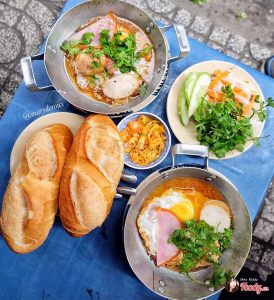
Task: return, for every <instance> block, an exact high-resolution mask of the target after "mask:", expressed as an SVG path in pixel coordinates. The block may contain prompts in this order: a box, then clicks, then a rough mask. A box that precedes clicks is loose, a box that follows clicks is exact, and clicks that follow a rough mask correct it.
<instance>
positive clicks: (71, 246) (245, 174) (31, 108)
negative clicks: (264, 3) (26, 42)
mask: <svg viewBox="0 0 274 300" xmlns="http://www.w3.org/2000/svg"><path fill="white" fill-rule="evenodd" d="M80 2H81V1H79V0H78V1H77V0H69V1H68V2H67V3H66V4H65V7H64V9H63V12H64V11H66V10H67V9H69V8H70V7H72V6H73V5H75V4H78V3H80ZM189 42H190V46H191V53H190V55H189V56H188V57H187V58H185V59H182V60H181V61H178V62H176V63H173V64H172V65H171V68H170V70H169V75H168V79H167V81H166V83H165V85H164V87H163V90H162V92H161V94H160V95H159V97H158V99H157V100H155V101H154V102H153V103H152V104H151V105H149V106H148V107H147V108H146V109H145V110H146V111H150V112H153V113H156V114H157V115H159V116H161V117H162V118H163V119H164V120H165V121H167V119H166V111H165V106H166V97H167V92H168V90H169V88H170V86H171V84H172V82H173V81H174V78H175V77H176V76H177V74H179V73H180V72H182V71H183V70H184V69H186V68H187V67H189V66H191V65H193V64H195V63H198V62H201V61H204V60H225V61H229V62H232V63H235V64H237V65H239V66H241V67H242V68H244V69H245V70H246V71H247V72H249V73H250V74H251V75H252V76H253V77H254V78H255V79H256V80H257V82H258V83H259V85H260V86H261V88H262V91H263V93H264V96H265V97H269V96H271V95H273V94H274V91H273V87H274V81H273V79H271V78H270V77H267V76H265V75H263V74H261V73H260V72H258V71H256V70H253V69H251V68H249V67H248V66H245V65H242V64H241V63H239V62H238V61H236V60H234V59H232V58H230V57H227V56H225V55H224V54H221V53H219V52H217V51H215V50H213V49H211V48H208V47H207V46H205V45H204V44H201V43H199V42H197V41H195V40H193V39H190V41H189ZM35 71H36V74H37V79H38V82H39V83H42V84H43V83H46V82H47V81H48V79H47V78H46V75H45V71H44V69H43V65H42V64H41V63H37V64H36V65H35ZM57 111H58V112H60V111H70V112H76V113H79V112H78V111H76V110H75V109H74V108H73V107H72V106H70V105H69V104H68V103H67V102H66V101H65V100H64V99H62V97H61V96H59V95H58V93H57V92H55V91H51V92H43V93H31V92H29V91H28V90H27V89H26V87H25V85H24V83H22V84H21V85H20V87H19V89H18V91H17V93H16V95H15V96H14V99H13V100H12V102H11V104H10V106H9V107H8V109H7V111H6V113H5V114H4V116H3V118H2V120H1V121H0V141H1V144H0V145H1V146H0V169H1V174H2V175H1V178H0V199H2V196H3V194H4V191H5V188H6V185H7V183H8V180H9V178H10V173H9V161H10V152H11V149H12V146H13V144H14V142H15V141H16V139H17V137H18V135H19V134H20V133H21V132H22V130H23V129H24V128H25V127H26V126H27V125H28V124H30V123H31V122H32V121H33V120H34V119H36V118H38V117H40V116H42V115H45V114H47V113H51V112H57ZM273 118H274V112H269V116H268V120H267V122H266V125H265V128H264V131H263V135H268V134H272V136H271V137H269V138H267V139H264V140H263V141H262V146H261V147H260V148H256V147H252V148H251V149H250V150H248V151H247V152H245V153H244V154H242V155H240V156H238V157H236V158H233V159H228V160H225V161H210V162H209V164H210V167H212V168H215V169H216V170H218V171H219V172H221V173H223V174H224V175H225V176H227V177H228V178H229V179H230V180H231V181H232V182H233V183H234V184H235V186H236V187H237V188H238V189H239V191H240V193H241V194H242V195H243V197H244V199H245V201H246V203H247V206H248V208H249V210H250V214H251V217H252V219H254V218H255V216H256V214H257V212H258V210H259V209H260V206H261V204H262V202H263V199H264V196H265V193H266V191H267V187H268V185H269V183H270V181H271V179H272V175H273V170H274V158H273V148H274V147H273V146H274V141H273V133H274V122H273ZM172 142H173V144H174V143H176V142H177V141H176V139H175V137H174V136H172ZM169 163H170V155H169V156H168V157H167V158H166V160H165V161H164V162H163V163H162V164H161V165H160V167H163V166H166V165H168V164H169ZM153 171H154V170H150V171H146V172H144V171H133V170H129V169H127V172H129V173H134V174H136V175H137V176H138V181H139V182H140V181H141V180H143V179H144V178H145V177H146V176H147V175H148V174H150V173H151V172H153ZM126 201H127V199H126V198H122V199H120V200H115V201H114V204H113V207H112V210H111V213H110V215H109V217H108V218H107V220H106V222H105V224H104V225H103V227H102V228H98V229H96V230H94V231H93V232H92V233H90V234H88V235H87V236H85V237H83V238H81V239H74V238H72V237H70V236H69V235H68V234H66V232H65V231H64V230H63V228H62V226H61V224H60V221H59V220H57V221H56V222H55V224H54V226H53V228H52V230H51V232H50V234H49V237H48V239H47V241H46V242H45V243H44V244H43V245H42V246H41V247H40V248H39V249H37V250H36V251H34V252H33V253H31V254H28V255H18V254H15V253H13V252H12V251H10V250H9V248H8V247H7V246H6V244H5V242H4V241H3V239H2V238H1V239H0V282H1V285H0V299H58V300H60V299H159V298H160V297H159V296H157V295H155V294H153V293H152V292H151V291H150V290H148V289H147V288H145V287H144V286H143V285H142V284H141V282H140V281H139V280H138V279H137V278H136V277H135V275H134V274H133V272H132V271H131V269H130V267H129V265H128V263H127V260H126V257H125V254H124V249H123V241H122V232H121V228H122V216H123V212H124V208H125V205H126Z"/></svg>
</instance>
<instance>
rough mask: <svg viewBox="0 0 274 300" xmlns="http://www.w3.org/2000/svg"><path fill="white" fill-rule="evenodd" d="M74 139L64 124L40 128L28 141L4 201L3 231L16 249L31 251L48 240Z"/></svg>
mask: <svg viewBox="0 0 274 300" xmlns="http://www.w3.org/2000/svg"><path fill="white" fill-rule="evenodd" d="M72 140H73V135H72V133H71V131H70V129H69V128H68V127H67V126H65V125H63V124H53V125H51V126H49V127H47V128H44V129H42V130H39V131H37V132H36V133H34V134H33V135H32V136H31V138H30V139H29V140H28V142H27V144H26V146H25V149H24V152H23V155H22V158H21V161H20V162H19V164H18V166H17V167H16V169H15V171H14V173H13V175H12V176H11V179H10V181H9V184H8V186H7V189H6V192H5V195H4V199H3V203H2V211H1V231H2V234H3V237H4V239H5V241H6V242H7V244H8V246H9V247H10V248H11V249H12V250H13V251H15V252H17V253H22V254H23V253H29V252H31V251H33V250H35V249H36V248H38V247H39V246H40V245H41V244H42V243H43V242H44V241H45V240H46V238H47V236H48V233H49V231H50V229H51V227H52V224H53V222H54V219H55V215H56V212H57V209H58V196H59V188H60V180H61V174H62V169H63V165H64V163H65V159H66V156H67V153H68V151H69V149H70V146H71V144H72Z"/></svg>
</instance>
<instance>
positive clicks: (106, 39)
mask: <svg viewBox="0 0 274 300" xmlns="http://www.w3.org/2000/svg"><path fill="white" fill-rule="evenodd" d="M121 36H122V32H121V31H118V32H117V33H115V34H114V36H113V39H112V40H111V39H110V36H109V30H106V29H104V30H102V31H101V34H100V43H101V45H102V47H103V51H104V53H105V54H106V55H108V56H109V57H110V58H111V59H112V60H113V61H114V63H115V67H117V68H119V70H120V71H121V72H122V73H128V72H130V71H135V69H136V68H135V65H134V63H135V62H136V60H137V58H136V55H135V50H136V42H135V35H134V34H129V35H128V36H127V37H126V38H123V39H122V38H121Z"/></svg>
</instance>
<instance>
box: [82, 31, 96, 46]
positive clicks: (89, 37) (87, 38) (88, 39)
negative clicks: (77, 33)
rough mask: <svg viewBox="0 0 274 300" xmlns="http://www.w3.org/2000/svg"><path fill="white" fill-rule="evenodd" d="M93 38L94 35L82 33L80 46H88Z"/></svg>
mask: <svg viewBox="0 0 274 300" xmlns="http://www.w3.org/2000/svg"><path fill="white" fill-rule="evenodd" d="M93 38H94V33H92V32H87V33H84V34H83V36H82V39H81V44H83V45H88V44H90V43H91V42H92V40H93Z"/></svg>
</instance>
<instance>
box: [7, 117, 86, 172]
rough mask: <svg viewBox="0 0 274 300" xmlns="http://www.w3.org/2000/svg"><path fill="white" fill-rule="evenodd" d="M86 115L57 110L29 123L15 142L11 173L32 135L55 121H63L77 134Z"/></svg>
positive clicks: (12, 152)
mask: <svg viewBox="0 0 274 300" xmlns="http://www.w3.org/2000/svg"><path fill="white" fill-rule="evenodd" d="M84 119H85V118H84V117H82V116H80V115H77V114H73V113H67V112H57V113H52V114H48V115H45V116H43V117H40V118H38V119H36V120H35V121H33V122H32V123H30V124H29V126H28V127H26V128H25V129H24V130H23V131H22V132H21V134H20V135H19V137H18V138H17V140H16V142H15V144H14V145H13V148H12V151H11V155H10V173H11V175H12V173H13V170H14V168H15V166H16V165H17V164H18V161H19V160H20V159H21V156H22V153H23V151H24V147H25V144H26V143H27V141H28V139H29V138H30V136H31V135H32V134H33V133H34V132H36V131H37V130H40V129H42V128H45V127H47V126H49V125H52V124H54V123H61V124H64V125H66V126H68V127H69V128H70V130H71V131H72V133H73V134H75V132H76V130H77V129H78V128H79V127H80V125H81V124H82V123H83V121H84Z"/></svg>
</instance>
